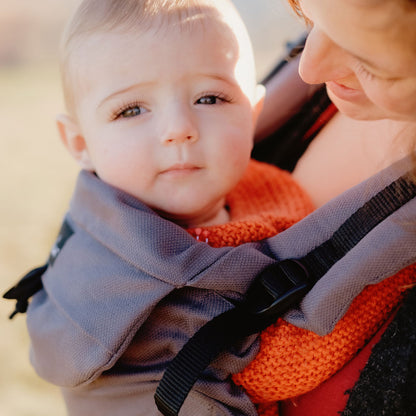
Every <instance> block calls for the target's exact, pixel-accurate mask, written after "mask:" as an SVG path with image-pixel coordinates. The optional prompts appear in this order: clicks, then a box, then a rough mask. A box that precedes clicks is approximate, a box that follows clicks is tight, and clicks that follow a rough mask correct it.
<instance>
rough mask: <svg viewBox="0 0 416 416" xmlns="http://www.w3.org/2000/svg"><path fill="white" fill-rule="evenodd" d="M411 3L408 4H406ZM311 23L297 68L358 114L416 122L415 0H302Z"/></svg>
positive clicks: (340, 105) (351, 113)
mask: <svg viewBox="0 0 416 416" xmlns="http://www.w3.org/2000/svg"><path fill="white" fill-rule="evenodd" d="M406 5H407V7H406ZM299 6H300V8H301V10H302V13H303V15H304V16H305V17H306V18H307V19H309V20H310V21H311V23H312V28H311V32H310V34H309V37H308V39H307V42H306V46H305V50H304V52H303V54H302V58H301V62H300V67H299V72H300V75H301V77H302V78H303V80H304V81H306V82H308V83H310V84H318V83H322V82H324V83H326V86H327V91H328V94H329V97H330V98H331V100H332V101H333V102H334V104H335V105H336V106H337V107H338V109H339V110H340V111H341V112H342V113H344V114H346V115H347V116H350V117H352V118H355V119H361V120H374V119H382V118H391V119H397V120H410V121H416V1H408V2H407V1H401V0H300V1H299Z"/></svg>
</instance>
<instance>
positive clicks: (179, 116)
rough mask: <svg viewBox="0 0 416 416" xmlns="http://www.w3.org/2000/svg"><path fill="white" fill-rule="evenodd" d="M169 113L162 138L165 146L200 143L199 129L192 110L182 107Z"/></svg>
mask: <svg viewBox="0 0 416 416" xmlns="http://www.w3.org/2000/svg"><path fill="white" fill-rule="evenodd" d="M168 113H169V115H168V116H167V117H166V119H165V123H166V124H165V128H164V129H163V132H162V137H161V139H162V144H163V145H165V146H169V145H178V144H183V143H195V142H196V141H198V139H199V134H198V129H197V127H196V122H195V120H194V119H193V116H192V114H191V111H190V110H188V109H186V108H184V107H181V108H175V109H172V110H170V111H168Z"/></svg>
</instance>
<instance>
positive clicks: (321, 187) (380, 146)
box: [293, 113, 415, 207]
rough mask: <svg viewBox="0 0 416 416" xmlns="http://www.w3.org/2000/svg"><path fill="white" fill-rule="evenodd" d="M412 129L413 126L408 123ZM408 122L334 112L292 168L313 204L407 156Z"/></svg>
mask: <svg viewBox="0 0 416 416" xmlns="http://www.w3.org/2000/svg"><path fill="white" fill-rule="evenodd" d="M410 129H411V131H412V132H414V131H415V130H414V129H415V126H410ZM410 129H409V124H408V123H405V122H399V121H393V120H375V121H359V120H353V119H351V118H348V117H346V116H344V115H343V114H341V113H337V114H336V115H335V116H334V117H333V118H332V119H331V120H330V122H329V123H328V124H327V125H326V126H325V127H324V129H323V130H322V131H321V132H320V133H319V134H318V136H317V137H316V138H315V139H314V141H313V142H312V143H311V145H310V146H309V147H308V149H307V151H306V152H305V154H304V155H303V156H302V157H301V159H300V160H299V162H298V164H297V165H296V168H295V170H294V172H293V176H294V177H295V179H296V180H297V181H298V182H299V183H300V184H301V185H302V186H303V187H304V189H305V190H306V191H307V192H309V194H310V196H311V198H312V200H313V202H314V203H315V205H316V207H319V206H321V205H324V204H325V203H326V202H328V201H329V200H330V199H332V198H334V197H336V196H337V195H339V194H341V193H342V192H344V191H346V190H347V189H349V188H351V187H353V186H354V185H357V184H359V183H360V182H362V181H364V180H365V179H367V178H369V177H370V176H372V175H374V174H375V173H377V172H379V171H380V170H382V169H383V168H385V167H387V166H389V165H391V164H392V163H394V162H395V161H397V160H399V159H401V158H403V157H404V156H406V154H407V153H409V151H410V147H409V140H408V139H409V133H408V131H409V130H410Z"/></svg>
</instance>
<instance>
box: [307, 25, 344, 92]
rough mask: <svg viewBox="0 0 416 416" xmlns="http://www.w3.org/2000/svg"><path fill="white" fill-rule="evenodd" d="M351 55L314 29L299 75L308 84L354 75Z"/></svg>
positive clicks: (308, 40)
mask: <svg viewBox="0 0 416 416" xmlns="http://www.w3.org/2000/svg"><path fill="white" fill-rule="evenodd" d="M350 59H351V58H350V56H349V54H348V53H347V52H346V51H345V50H343V49H342V48H341V47H339V46H338V45H337V44H335V43H334V42H333V41H332V40H331V39H330V38H328V36H327V35H325V33H323V32H321V31H320V30H319V29H317V28H316V27H313V28H312V30H311V32H310V33H309V35H308V38H307V39H306V44H305V48H304V50H303V52H302V56H301V58H300V63H299V75H300V77H301V78H302V79H303V80H304V81H305V82H307V83H308V84H321V83H324V82H327V81H336V80H340V79H343V78H346V77H348V76H350V75H351V74H352V70H351V68H350V65H349V63H350Z"/></svg>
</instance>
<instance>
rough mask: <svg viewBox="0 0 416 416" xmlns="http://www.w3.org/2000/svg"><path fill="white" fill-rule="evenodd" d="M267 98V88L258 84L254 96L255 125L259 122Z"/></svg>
mask: <svg viewBox="0 0 416 416" xmlns="http://www.w3.org/2000/svg"><path fill="white" fill-rule="evenodd" d="M265 96H266V88H265V87H264V85H262V84H257V85H256V91H255V95H254V102H253V116H254V123H256V122H257V120H258V118H259V115H260V113H261V110H263V104H264V98H265Z"/></svg>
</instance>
